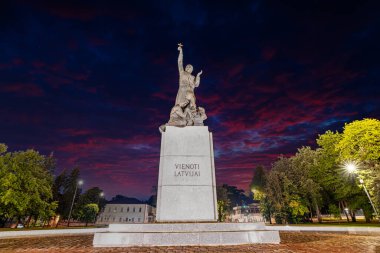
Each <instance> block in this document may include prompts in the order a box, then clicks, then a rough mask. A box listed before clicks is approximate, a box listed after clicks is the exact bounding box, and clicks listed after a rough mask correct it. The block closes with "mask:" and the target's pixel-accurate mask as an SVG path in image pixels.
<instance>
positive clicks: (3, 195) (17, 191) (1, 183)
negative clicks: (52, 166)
mask: <svg viewBox="0 0 380 253" xmlns="http://www.w3.org/2000/svg"><path fill="white" fill-rule="evenodd" d="M0 148H1V150H2V154H1V155H0V217H2V218H3V219H4V218H6V219H13V218H17V219H21V218H23V217H26V216H35V217H49V216H52V215H54V211H55V208H56V203H54V202H52V198H53V194H52V190H51V188H52V184H53V176H52V174H51V172H50V171H49V170H48V169H47V167H46V163H47V161H48V160H49V159H53V158H52V157H51V158H48V157H45V156H43V155H40V154H39V153H38V152H37V151H35V150H32V149H30V150H26V151H18V152H6V146H5V145H1V147H0Z"/></svg>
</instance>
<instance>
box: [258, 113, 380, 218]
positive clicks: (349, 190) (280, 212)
mask: <svg viewBox="0 0 380 253" xmlns="http://www.w3.org/2000/svg"><path fill="white" fill-rule="evenodd" d="M317 144H318V146H319V148H317V149H315V150H313V149H311V148H310V147H302V148H300V149H298V151H297V153H296V154H295V155H294V156H292V157H290V158H285V157H280V158H279V159H278V160H277V161H276V162H275V163H274V164H273V165H272V169H271V171H270V172H269V173H268V174H267V175H266V176H265V180H264V182H265V186H264V187H263V189H264V196H265V197H264V199H262V202H263V203H262V212H263V214H264V215H266V216H268V215H270V216H272V217H275V219H276V222H279V223H283V222H284V221H285V222H294V221H296V222H297V221H298V220H299V219H300V218H301V217H302V216H305V215H306V214H307V213H309V212H314V213H316V214H317V216H319V217H320V210H321V209H324V210H329V212H330V213H331V214H333V215H335V216H336V217H338V216H339V217H340V213H341V211H342V210H341V209H340V208H339V207H337V206H336V203H340V205H339V206H341V207H342V208H343V207H348V208H349V209H350V213H351V216H352V219H353V220H354V219H355V217H354V214H353V213H354V211H355V210H358V209H363V211H364V214H365V216H366V220H367V221H370V219H371V218H372V211H371V206H370V205H369V203H368V198H367V196H366V195H365V193H364V191H363V188H362V187H361V186H360V184H359V178H358V177H361V178H363V179H364V183H365V185H366V186H367V188H368V189H369V192H370V194H371V196H373V197H374V199H375V202H376V203H377V205H378V206H379V202H380V121H379V120H375V119H364V120H361V121H354V122H352V123H349V124H346V125H345V127H344V130H343V132H342V133H339V132H332V131H326V133H324V134H322V135H319V136H318V139H317ZM344 161H356V162H359V164H360V166H359V170H358V172H357V175H355V174H351V175H350V174H348V173H347V171H346V170H345V168H344V166H342V163H343V162H344ZM253 182H254V181H252V184H251V187H252V188H256V189H259V188H260V187H259V186H258V185H257V183H253ZM319 220H321V219H319Z"/></svg>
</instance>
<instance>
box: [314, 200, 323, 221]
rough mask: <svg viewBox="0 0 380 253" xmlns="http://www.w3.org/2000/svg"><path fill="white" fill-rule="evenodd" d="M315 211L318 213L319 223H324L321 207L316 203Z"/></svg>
mask: <svg viewBox="0 0 380 253" xmlns="http://www.w3.org/2000/svg"><path fill="white" fill-rule="evenodd" d="M315 211H316V212H317V218H318V222H319V223H322V215H321V212H320V211H319V206H318V204H317V203H315Z"/></svg>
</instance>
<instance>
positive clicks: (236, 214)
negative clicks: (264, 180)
mask: <svg viewBox="0 0 380 253" xmlns="http://www.w3.org/2000/svg"><path fill="white" fill-rule="evenodd" d="M226 218H227V221H229V222H263V221H265V220H264V218H263V216H262V214H261V212H260V204H259V203H252V204H249V205H245V206H235V207H234V208H233V210H232V213H230V214H229V215H228V216H227V217H226Z"/></svg>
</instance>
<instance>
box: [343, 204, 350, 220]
mask: <svg viewBox="0 0 380 253" xmlns="http://www.w3.org/2000/svg"><path fill="white" fill-rule="evenodd" d="M342 207H343V208H344V209H343V210H344V214H345V215H346V218H347V222H350V219H349V218H348V212H347V211H346V203H345V202H342Z"/></svg>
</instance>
